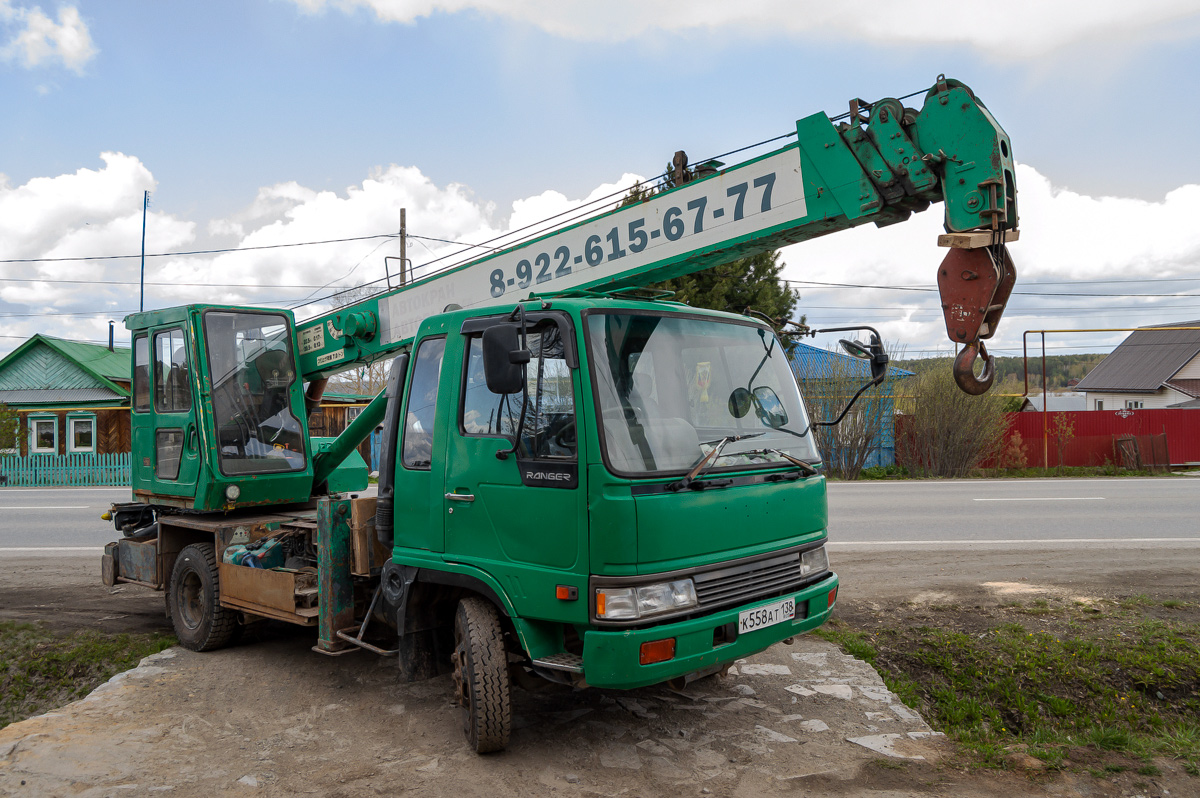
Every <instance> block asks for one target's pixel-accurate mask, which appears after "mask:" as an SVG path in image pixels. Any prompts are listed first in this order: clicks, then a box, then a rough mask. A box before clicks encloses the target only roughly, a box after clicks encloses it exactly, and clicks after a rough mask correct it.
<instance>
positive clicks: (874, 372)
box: [838, 333, 889, 384]
mask: <svg viewBox="0 0 1200 798" xmlns="http://www.w3.org/2000/svg"><path fill="white" fill-rule="evenodd" d="M838 343H839V344H841V345H842V349H845V350H846V352H847V353H848V354H850V355H853V356H854V357H857V358H861V359H863V360H870V361H871V382H872V383H873V384H879V383H880V382H882V381H883V378H884V377H886V376H887V369H888V362H889V358H888V354H887V352H885V351H883V342H882V341H880V340H879V336H878V335H876V334H875V333H871V345H870V346H867V345H866V344H864V343H863V342H862V341H847V340H846V339H845V338H843V339H841V340H840V341H838Z"/></svg>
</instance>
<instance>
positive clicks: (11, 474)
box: [0, 452, 132, 488]
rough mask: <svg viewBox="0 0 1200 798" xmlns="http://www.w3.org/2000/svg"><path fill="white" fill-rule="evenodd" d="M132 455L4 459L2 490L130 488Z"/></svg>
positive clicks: (0, 462)
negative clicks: (110, 486)
mask: <svg viewBox="0 0 1200 798" xmlns="http://www.w3.org/2000/svg"><path fill="white" fill-rule="evenodd" d="M131 462H132V460H131V455H130V454H129V452H124V453H120V454H66V455H60V454H35V455H30V456H29V457H19V456H16V455H9V456H3V457H0V488H3V487H6V486H7V487H10V488H16V487H23V488H44V487H54V486H61V487H67V486H69V487H87V486H93V485H128V484H129V473H130V466H131Z"/></svg>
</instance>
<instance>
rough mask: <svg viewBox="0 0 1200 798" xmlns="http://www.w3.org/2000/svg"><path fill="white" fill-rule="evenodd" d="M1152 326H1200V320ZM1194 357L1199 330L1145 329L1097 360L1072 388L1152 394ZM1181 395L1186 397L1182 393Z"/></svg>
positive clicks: (1199, 341) (1199, 342)
mask: <svg viewBox="0 0 1200 798" xmlns="http://www.w3.org/2000/svg"><path fill="white" fill-rule="evenodd" d="M1155 326H1157V327H1200V319H1198V320H1196V321H1179V322H1174V323H1172V324H1160V325H1155ZM1197 354H1200V330H1158V329H1155V327H1146V328H1143V329H1140V330H1137V331H1135V332H1132V333H1130V334H1129V337H1128V338H1126V339H1125V340H1124V341H1122V342H1121V344H1120V345H1119V346H1118V347H1117V348H1116V349H1114V350H1113V351H1112V352H1111V353H1110V354H1109V355H1108V357H1106V358H1104V359H1103V360H1101V361H1100V364H1099V365H1098V366H1096V367H1095V368H1094V369H1092V370H1091V371H1090V372H1089V373H1088V375H1087V376H1086V377H1084V378H1083V379H1082V380H1080V381H1079V384H1078V385H1076V386H1075V389H1076V390H1078V391H1092V392H1096V391H1104V392H1109V393H1154V392H1155V391H1157V390H1158V389H1159V388H1161V387H1163V385H1165V384H1166V383H1167V381H1168V380H1170V379H1171V377H1173V376H1174V375H1175V374H1176V373H1177V372H1178V371H1179V370H1180V369H1181V368H1183V367H1184V366H1185V365H1187V364H1188V363H1189V362H1190V361H1191V360H1192V358H1194V357H1196V355H1197ZM1188 382H1191V381H1190V380H1189V381H1188ZM1180 390H1183V389H1180ZM1183 392H1184V393H1189V394H1190V392H1189V391H1186V390H1183Z"/></svg>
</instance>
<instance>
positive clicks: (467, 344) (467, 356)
mask: <svg viewBox="0 0 1200 798" xmlns="http://www.w3.org/2000/svg"><path fill="white" fill-rule="evenodd" d="M552 323H554V322H553V321H552ZM543 324H544V322H539V323H538V324H537V325H534V327H535V329H531V330H529V334H530V335H531V336H532V335H534V334H535V333H538V334H540V332H541V331H540V330H538V329H536V328H537V327H540V326H542V325H543ZM557 326H558V333H559V335H560V336H562V337H563V342H564V345H563V358H562V359H563V362H564V363H565V364H566V367H567V371H568V374H569V376H570V382H571V415H572V416H573V417H574V418H575V424H576V434H578V423H579V413H580V410H579V396H580V394H581V393H582V390H583V387H582V384H581V385H579V386H578V388H577V386H576V384H575V381H576V377H577V375H578V374H579V372H580V371H582V369H580V368H579V367H578V366H577V365H576V366H571V364H570V357H569V355H568V353H567V344H566V339H565V332H564V330H563V328H562V326H561V325H557ZM463 339H464V342H463V358H462V361H463V362H462V376H461V379H460V380H459V386H460V387H459V392H458V410H457V413H456V418H455V423H456V424H457V425H458V434H459V435H461V436H462V437H464V438H492V439H495V440H503V441H507V442H508V443H509V444H512V443H515V436H513V435H508V434H506V433H503V432H470V431H468V430H467V425H466V413H467V376H468V374H469V372H470V368H471V345H472V344H473V343H474V342H476V341H479V342H480V346H481V347H482V342H483V332H481V331H480V332H469V333H463ZM530 362H532V361H530ZM492 395H493V396H495V395H496V394H492ZM509 395H510V396H515V395H516V394H509ZM525 395H528V381H526V394H525ZM530 399H531V401H530V405H529V414H527V415H526V422H527V423H529V422H530V414H534V409H533V408H534V405H533V401H532V397H530ZM518 401H521V400H520V399H519V400H518ZM516 456H517V458H518V459H521V460H529V461H538V462H541V461H547V462H559V463H567V462H571V463H578V462H579V442H578V439H576V444H575V451H574V452H573V453H572V454H571V456H570V457H565V456H560V455H555V456H543V457H536V456H532V455H528V454H524V453H522V452H521V451H520V447H518V449H517V452H516Z"/></svg>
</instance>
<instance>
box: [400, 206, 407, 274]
mask: <svg viewBox="0 0 1200 798" xmlns="http://www.w3.org/2000/svg"><path fill="white" fill-rule="evenodd" d="M406 211H407V209H406V208H401V209H400V285H404V284H405V283H406V282H408V280H407V279H406V277H405V272H404V268H405V266H407V265H408V261H407V260H405V258H406V257H407V255H408V241H407V238H408V222H407V221H406V220H405V214H406Z"/></svg>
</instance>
